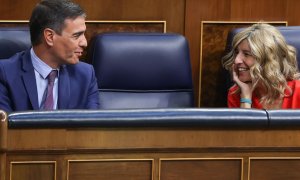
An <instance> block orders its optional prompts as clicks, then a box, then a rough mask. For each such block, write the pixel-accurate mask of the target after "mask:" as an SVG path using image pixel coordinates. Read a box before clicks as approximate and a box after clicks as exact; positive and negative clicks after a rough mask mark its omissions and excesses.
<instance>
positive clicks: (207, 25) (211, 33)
mask: <svg viewBox="0 0 300 180" xmlns="http://www.w3.org/2000/svg"><path fill="white" fill-rule="evenodd" d="M253 23H255V22H246V21H245V22H230V21H227V22H225V21H223V22H222V21H203V22H202V24H201V27H202V31H201V32H202V37H201V44H200V52H201V55H200V64H201V65H200V81H199V86H200V87H199V89H200V98H199V102H200V105H201V107H226V106H227V102H226V96H227V88H228V87H226V86H225V84H226V80H229V79H228V78H229V77H226V76H229V74H228V73H226V72H225V70H224V68H223V66H222V61H221V59H222V57H223V56H224V55H225V53H224V50H225V46H226V41H227V34H228V32H230V30H232V29H234V28H241V27H247V26H250V25H252V24H253ZM269 23H270V24H272V25H275V26H287V22H283V21H282V22H269ZM207 77H209V78H207ZM226 78H227V79H226Z"/></svg>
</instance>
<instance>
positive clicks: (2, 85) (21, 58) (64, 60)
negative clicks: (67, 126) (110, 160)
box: [0, 0, 99, 112]
mask: <svg viewBox="0 0 300 180" xmlns="http://www.w3.org/2000/svg"><path fill="white" fill-rule="evenodd" d="M29 26H30V36H31V43H32V48H31V49H29V50H27V51H24V52H20V53H17V54H16V55H14V56H12V57H11V58H9V59H7V60H1V61H0V109H2V110H4V111H6V112H11V111H24V110H52V109H97V108H98V106H99V98H98V86H97V81H96V77H95V73H94V69H93V67H92V66H91V65H89V64H86V63H83V62H79V57H80V56H81V55H82V52H83V49H84V48H85V47H86V46H87V41H86V38H85V35H84V33H85V30H86V26H85V13H84V11H83V10H82V9H81V7H80V6H79V5H78V4H75V3H73V2H71V1H68V0H44V1H41V2H40V3H39V4H37V6H36V7H35V8H34V9H33V11H32V15H31V18H30V22H29ZM49 74H52V75H51V77H53V78H52V80H51V81H52V84H51V83H50V75H49ZM50 84H51V85H50Z"/></svg>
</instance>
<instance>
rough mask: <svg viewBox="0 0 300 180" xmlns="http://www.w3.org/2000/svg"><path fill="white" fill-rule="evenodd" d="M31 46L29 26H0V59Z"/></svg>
mask: <svg viewBox="0 0 300 180" xmlns="http://www.w3.org/2000/svg"><path fill="white" fill-rule="evenodd" d="M30 47H31V42H30V33H29V28H27V27H0V59H7V58H9V57H11V56H12V55H14V54H15V53H17V52H20V51H24V50H26V49H28V48H30Z"/></svg>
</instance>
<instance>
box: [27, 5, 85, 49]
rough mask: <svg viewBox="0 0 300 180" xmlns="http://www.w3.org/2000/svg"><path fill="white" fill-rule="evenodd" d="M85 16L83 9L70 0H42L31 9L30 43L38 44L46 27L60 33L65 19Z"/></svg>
mask: <svg viewBox="0 0 300 180" xmlns="http://www.w3.org/2000/svg"><path fill="white" fill-rule="evenodd" d="M79 16H83V17H85V16H86V14H85V12H84V11H83V9H82V8H81V7H80V6H79V5H78V4H76V3H73V2H72V1H70V0H43V1H41V2H40V3H38V4H37V5H36V6H35V8H34V9H33V11H32V14H31V17H30V21H29V28H30V36H31V43H32V45H33V46H34V45H37V44H40V43H41V42H42V41H41V40H42V36H43V31H44V29H46V28H50V29H52V30H54V31H55V32H56V33H58V34H61V32H62V30H63V28H64V25H65V24H64V22H65V20H66V19H76V18H77V17H79Z"/></svg>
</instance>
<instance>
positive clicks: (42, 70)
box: [30, 48, 58, 79]
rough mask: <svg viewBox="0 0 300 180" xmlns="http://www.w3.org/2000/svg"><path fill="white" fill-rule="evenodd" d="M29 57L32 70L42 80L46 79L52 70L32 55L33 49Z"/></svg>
mask: <svg viewBox="0 0 300 180" xmlns="http://www.w3.org/2000/svg"><path fill="white" fill-rule="evenodd" d="M30 56H31V61H32V65H33V68H34V69H35V70H36V71H37V72H38V73H39V74H40V75H41V76H42V77H43V78H44V79H46V78H47V76H48V74H49V73H50V72H51V71H52V70H53V69H52V68H51V67H50V66H48V65H47V64H46V63H45V62H44V61H42V60H41V59H40V58H39V57H37V55H36V54H35V53H34V51H33V48H31V49H30ZM55 70H58V69H55Z"/></svg>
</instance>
